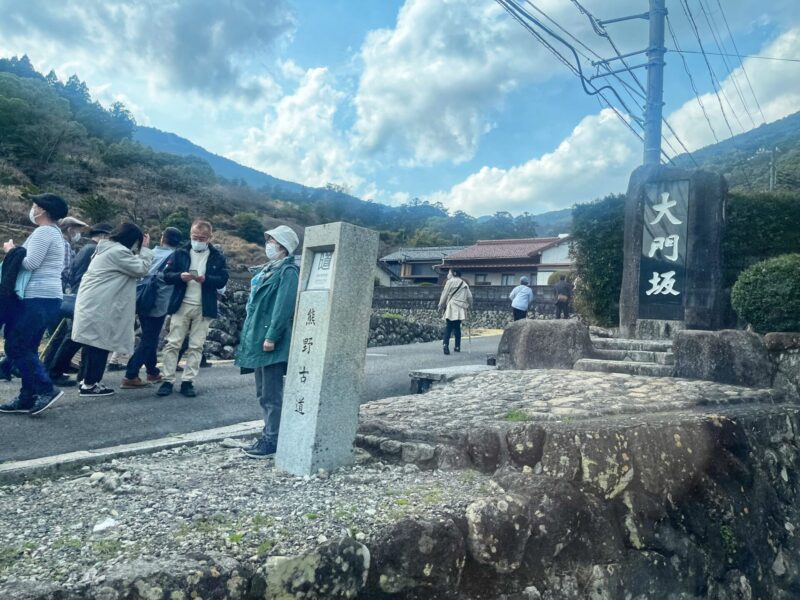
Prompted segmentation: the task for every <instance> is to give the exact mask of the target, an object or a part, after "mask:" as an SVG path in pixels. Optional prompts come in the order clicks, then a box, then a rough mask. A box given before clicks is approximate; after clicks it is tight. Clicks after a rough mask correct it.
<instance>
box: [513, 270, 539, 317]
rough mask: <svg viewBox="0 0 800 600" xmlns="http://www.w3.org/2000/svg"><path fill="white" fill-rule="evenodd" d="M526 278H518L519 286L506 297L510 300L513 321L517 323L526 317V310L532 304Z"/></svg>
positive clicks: (531, 291)
mask: <svg viewBox="0 0 800 600" xmlns="http://www.w3.org/2000/svg"><path fill="white" fill-rule="evenodd" d="M528 283H529V280H528V278H527V277H524V276H523V277H520V279H519V285H518V286H517V287H515V288H514V289H513V290H511V293H510V294H509V295H508V298H509V300H511V311H512V312H513V313H514V320H515V321H519V320H520V319H524V318H525V317H527V316H528V309H529V308H530V306H531V303H532V302H533V290H532V289H531V288H530V287H529V286H528Z"/></svg>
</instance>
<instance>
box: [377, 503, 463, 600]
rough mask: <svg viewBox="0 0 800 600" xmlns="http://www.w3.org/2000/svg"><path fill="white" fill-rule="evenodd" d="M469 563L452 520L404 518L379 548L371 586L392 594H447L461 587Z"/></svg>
mask: <svg viewBox="0 0 800 600" xmlns="http://www.w3.org/2000/svg"><path fill="white" fill-rule="evenodd" d="M465 562H466V547H465V543H464V537H463V535H462V533H461V531H460V530H459V528H458V526H457V525H456V524H455V522H454V521H453V520H452V519H450V518H443V519H441V520H439V521H418V520H414V519H403V520H401V521H399V522H398V523H396V524H395V525H394V526H393V527H391V528H390V529H389V530H388V531H387V532H386V534H385V535H384V536H383V543H382V544H381V545H380V546H377V547H376V548H375V555H374V557H373V569H372V571H371V578H370V586H369V587H370V588H371V589H380V591H381V592H383V593H388V594H400V593H402V592H409V591H411V590H427V592H428V593H430V594H431V595H432V596H433V595H435V592H436V591H438V592H443V593H446V592H448V591H450V590H454V589H456V588H458V585H459V581H460V580H461V572H462V570H463V569H464V564H465Z"/></svg>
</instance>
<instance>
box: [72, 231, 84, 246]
mask: <svg viewBox="0 0 800 600" xmlns="http://www.w3.org/2000/svg"><path fill="white" fill-rule="evenodd" d="M69 239H70V240H72V243H73V244H77V243H78V242H79V241H80V240H81V234H80V232H78V233H76V234H74V235H73V236H72V237H71V238H69Z"/></svg>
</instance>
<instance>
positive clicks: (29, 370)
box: [0, 194, 69, 415]
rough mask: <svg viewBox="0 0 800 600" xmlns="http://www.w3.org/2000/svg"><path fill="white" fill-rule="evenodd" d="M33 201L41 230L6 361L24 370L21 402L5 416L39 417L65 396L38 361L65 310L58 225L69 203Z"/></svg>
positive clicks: (29, 243)
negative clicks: (44, 340)
mask: <svg viewBox="0 0 800 600" xmlns="http://www.w3.org/2000/svg"><path fill="white" fill-rule="evenodd" d="M31 199H32V200H33V204H32V206H31V209H30V212H29V213H28V217H29V218H30V220H31V222H32V223H33V224H34V225H36V229H34V231H33V233H31V235H30V236H28V239H27V240H25V243H24V244H23V245H22V246H23V247H24V248H25V250H26V252H25V258H24V259H23V260H22V269H23V271H24V274H25V276H26V277H27V281H26V282H25V283H24V284H21V283H20V281H19V278H18V281H17V283H18V285H19V287H20V289H19V290H18V292H17V293H18V296H20V297H21V303H20V304H21V306H20V308H19V310H18V312H17V314H16V315H14V316H13V317H12V318H11V321H10V322H8V321H7V322H6V329H5V336H6V341H5V350H6V356H7V357H8V359H9V361H10V363H11V364H13V365H14V366H15V367H16V368H17V369H18V370H19V373H20V376H21V379H22V386H21V388H20V391H19V394H18V395H17V397H16V398H14V399H13V400H11V401H10V402H6V403H4V404H2V405H0V412H2V413H27V414H30V415H38V414H40V413H42V412H43V411H45V410H47V409H48V408H50V407H51V406H52V405H53V404H54V403H55V402H56V401H58V400H59V399H60V398H61V397H62V396H63V395H64V393H63V392H62V391H61V390H59V389H57V388H55V387H54V386H53V382H52V381H50V378H49V377H48V376H47V370H46V369H45V368H44V366H43V365H42V363H41V361H40V360H39V343H40V342H41V341H42V336H43V335H44V332H45V331H46V330H47V328H48V327H49V326H51V325H53V324H54V322H55V321H56V320H57V319H58V315H59V311H60V309H61V299H62V297H63V290H62V288H61V271H62V269H63V268H64V239H63V237H62V236H61V231H60V230H59V228H58V224H57V223H58V220H59V219H63V218H64V217H66V216H67V211H68V210H69V209H68V206H67V203H66V202H65V201H64V199H63V198H61V197H60V196H57V195H55V194H40V195H38V196H33V197H32V198H31ZM14 247H15V246H14V242H13V241H12V240H9V241H8V242H6V243H5V244H4V245H3V249H4V250H5V251H6V252H11V250H13V249H14Z"/></svg>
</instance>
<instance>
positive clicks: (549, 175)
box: [429, 109, 642, 215]
mask: <svg viewBox="0 0 800 600" xmlns="http://www.w3.org/2000/svg"><path fill="white" fill-rule="evenodd" d="M641 152H642V151H641V145H640V144H639V142H638V140H637V139H636V138H635V137H633V135H632V134H631V133H630V132H629V131H628V129H627V128H626V127H625V125H624V124H623V123H622V122H621V121H620V120H619V119H618V118H617V116H616V115H615V114H614V113H613V112H612V111H611V110H609V109H606V110H603V111H601V112H600V113H599V114H597V115H591V116H588V117H585V118H584V119H583V120H582V121H581V122H580V123H579V124H578V126H577V127H575V129H574V130H573V131H572V133H571V134H570V135H569V137H567V138H566V139H565V140H564V141H562V142H561V143H560V144H559V146H558V148H556V149H555V150H554V151H553V152H550V153H548V154H544V155H542V156H540V157H538V158H534V159H532V160H530V161H528V162H526V163H525V164H523V165H519V166H517V167H513V168H510V169H498V168H494V167H483V168H482V169H481V170H480V171H478V172H477V173H475V174H473V175H470V176H469V177H467V178H466V179H465V180H464V181H462V182H461V183H459V184H457V185H455V186H453V187H452V188H451V189H450V190H449V191H447V192H439V193H436V194H433V195H432V196H430V197H429V200H431V201H434V202H435V201H439V202H442V204H444V205H445V206H447V207H448V208H449V209H450V210H452V211H455V210H463V211H465V212H468V213H470V214H473V215H483V214H492V213H494V212H495V211H497V210H508V211H509V212H512V213H521V212H523V211H529V212H532V213H541V212H545V211H549V210H557V209H560V208H567V207H569V206H571V205H572V204H574V203H575V202H584V201H587V200H592V199H594V198H597V197H599V196H602V195H605V194H607V193H609V192H613V191H619V190H624V189H625V186H626V184H627V180H628V177H629V175H630V172H631V171H632V170H633V169H634V168H635V167H636V166H637V164H639V161H640V160H641Z"/></svg>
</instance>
